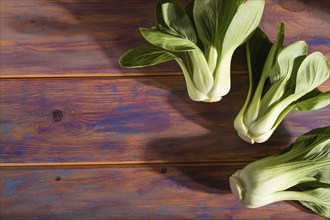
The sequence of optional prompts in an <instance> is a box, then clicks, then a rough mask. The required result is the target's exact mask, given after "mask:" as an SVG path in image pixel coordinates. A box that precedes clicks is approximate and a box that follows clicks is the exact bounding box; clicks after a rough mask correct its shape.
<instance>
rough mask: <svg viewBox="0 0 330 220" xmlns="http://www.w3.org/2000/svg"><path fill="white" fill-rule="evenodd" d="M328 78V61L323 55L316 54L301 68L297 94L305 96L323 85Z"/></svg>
mask: <svg viewBox="0 0 330 220" xmlns="http://www.w3.org/2000/svg"><path fill="white" fill-rule="evenodd" d="M327 78H329V64H328V60H327V58H326V57H325V56H323V54H322V53H320V52H314V53H312V54H311V55H309V56H308V57H307V58H306V59H305V60H304V61H303V62H302V64H301V66H300V67H299V70H298V73H297V81H296V90H295V93H297V94H300V93H303V95H305V94H306V93H308V92H310V91H312V90H313V89H315V88H316V87H318V86H319V85H321V84H322V83H323V82H324V81H325V80H327ZM299 98H300V97H299Z"/></svg>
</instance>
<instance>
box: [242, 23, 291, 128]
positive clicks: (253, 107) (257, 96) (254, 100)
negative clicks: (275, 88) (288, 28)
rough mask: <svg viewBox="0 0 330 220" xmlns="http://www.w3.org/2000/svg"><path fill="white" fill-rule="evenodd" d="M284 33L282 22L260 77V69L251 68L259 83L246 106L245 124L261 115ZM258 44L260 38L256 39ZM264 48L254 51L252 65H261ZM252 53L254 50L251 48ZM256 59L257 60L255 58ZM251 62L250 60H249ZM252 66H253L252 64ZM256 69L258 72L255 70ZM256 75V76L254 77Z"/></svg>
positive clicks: (250, 122) (251, 73)
mask: <svg viewBox="0 0 330 220" xmlns="http://www.w3.org/2000/svg"><path fill="white" fill-rule="evenodd" d="M284 35H285V26H284V24H283V23H280V24H279V25H278V33H277V37H276V40H275V42H274V44H273V45H272V47H271V48H270V51H269V53H268V56H267V58H266V61H265V62H264V63H263V68H262V73H261V76H260V77H259V74H260V73H259V72H258V71H260V70H259V69H251V70H250V72H249V74H250V75H252V76H250V78H251V77H252V78H255V79H254V80H255V81H256V80H259V82H258V83H257V88H256V90H255V92H254V95H253V96H251V99H250V100H251V102H249V106H248V107H247V108H246V111H245V112H244V116H243V120H244V124H245V125H251V124H252V123H253V122H255V121H256V120H257V118H258V116H259V111H260V101H261V98H262V95H263V93H265V91H267V90H268V89H269V86H270V85H269V84H270V83H269V84H268V83H267V78H268V75H269V72H270V71H271V69H272V68H273V66H274V65H275V62H276V58H277V55H278V53H279V51H280V49H281V48H282V45H283V41H284ZM256 44H258V39H257V40H256ZM260 51H262V50H259V51H258V50H256V51H255V52H254V53H255V55H254V56H251V57H250V59H251V61H250V62H251V65H255V64H254V63H257V65H260V63H259V59H260V58H259V57H258V54H259V52H260ZM265 52H266V51H262V53H261V54H260V56H263V55H265ZM251 53H252V50H251ZM255 59H256V60H255ZM248 63H249V62H248ZM251 68H252V66H251ZM255 71H256V72H255ZM254 75H256V77H254Z"/></svg>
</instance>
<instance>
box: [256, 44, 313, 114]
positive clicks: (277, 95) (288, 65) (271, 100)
mask: <svg viewBox="0 0 330 220" xmlns="http://www.w3.org/2000/svg"><path fill="white" fill-rule="evenodd" d="M306 54H307V44H306V43H305V42H304V41H297V42H295V43H292V44H290V45H288V46H287V47H285V48H283V49H282V50H281V51H280V53H279V54H278V56H277V62H276V65H275V66H274V67H273V69H272V70H271V71H270V74H269V79H270V83H271V84H272V85H271V87H270V88H269V90H268V91H267V93H266V94H265V95H264V96H263V97H262V99H261V105H260V110H261V111H260V113H259V114H260V116H261V115H263V114H264V113H265V112H267V109H268V108H269V107H270V106H271V105H272V104H276V102H277V101H279V100H282V99H283V98H285V96H284V93H286V92H287V85H288V84H289V83H290V81H289V79H290V77H291V74H292V72H293V69H294V66H295V61H296V59H298V58H299V57H305V56H306ZM292 92H293V91H292Z"/></svg>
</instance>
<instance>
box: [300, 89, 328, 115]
mask: <svg viewBox="0 0 330 220" xmlns="http://www.w3.org/2000/svg"><path fill="white" fill-rule="evenodd" d="M328 105H330V91H327V92H324V93H322V92H321V91H319V90H317V89H316V90H313V91H312V92H310V93H308V94H306V95H305V96H303V97H302V98H301V99H299V100H298V101H297V103H296V104H295V107H296V109H297V110H298V111H310V110H316V109H320V108H323V107H325V106H328Z"/></svg>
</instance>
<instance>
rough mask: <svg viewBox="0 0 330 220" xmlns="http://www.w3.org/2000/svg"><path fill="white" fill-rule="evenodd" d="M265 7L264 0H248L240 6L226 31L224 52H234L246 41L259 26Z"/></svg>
mask: <svg viewBox="0 0 330 220" xmlns="http://www.w3.org/2000/svg"><path fill="white" fill-rule="evenodd" d="M226 2H228V1H226ZM264 7H265V1H264V0H258V1H255V0H252V1H251V0H248V1H246V2H244V3H243V4H241V5H240V6H239V8H238V10H237V12H236V14H235V16H234V17H233V19H232V21H231V22H230V24H229V26H228V29H227V31H226V33H225V38H224V40H223V48H222V54H225V53H232V52H233V51H234V50H235V49H236V48H237V47H238V46H240V45H241V44H243V43H244V42H245V40H246V39H247V38H248V37H249V36H250V35H251V34H252V33H253V31H254V30H255V29H256V28H257V27H258V25H259V23H260V20H261V17H262V14H263V10H264Z"/></svg>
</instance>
